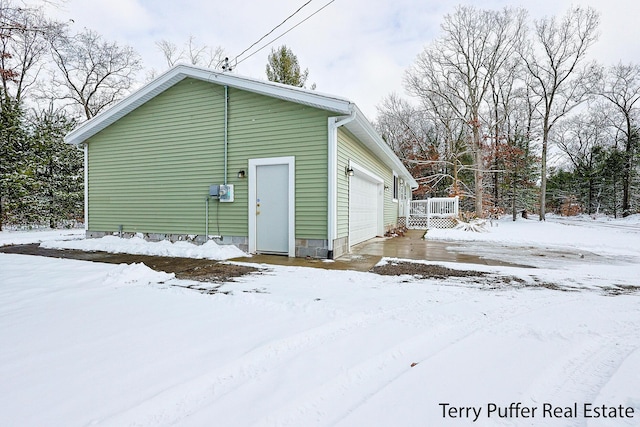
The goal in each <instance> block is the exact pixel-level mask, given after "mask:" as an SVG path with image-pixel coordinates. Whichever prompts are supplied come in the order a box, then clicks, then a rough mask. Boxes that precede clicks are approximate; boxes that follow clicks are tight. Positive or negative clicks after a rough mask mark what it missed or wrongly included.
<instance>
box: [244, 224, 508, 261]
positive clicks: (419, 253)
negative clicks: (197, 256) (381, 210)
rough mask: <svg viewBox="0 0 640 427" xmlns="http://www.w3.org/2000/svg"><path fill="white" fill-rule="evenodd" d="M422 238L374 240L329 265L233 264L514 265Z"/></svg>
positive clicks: (410, 234)
mask: <svg viewBox="0 0 640 427" xmlns="http://www.w3.org/2000/svg"><path fill="white" fill-rule="evenodd" d="M423 235H424V230H408V231H407V233H406V234H405V235H404V236H401V237H376V238H373V239H370V240H367V241H366V242H362V243H360V244H358V245H355V246H353V247H352V248H351V253H348V254H345V255H343V256H341V257H339V258H337V259H336V260H333V261H330V260H320V259H305V258H289V257H283V256H277V255H254V256H252V257H247V258H236V259H233V261H240V262H255V263H260V264H262V263H264V264H276V265H291V266H298V267H319V268H326V269H332V270H356V271H369V270H371V268H373V266H374V265H376V264H377V263H378V262H379V261H380V260H381V259H382V257H389V258H403V259H413V260H428V261H445V262H461V263H469V264H483V265H507V266H515V264H511V263H507V262H503V261H500V260H495V259H487V258H482V257H480V256H477V255H470V254H464V253H460V252H456V251H448V250H447V247H451V246H455V245H457V244H458V243H456V242H442V241H433V240H424V239H423V238H422V236H423Z"/></svg>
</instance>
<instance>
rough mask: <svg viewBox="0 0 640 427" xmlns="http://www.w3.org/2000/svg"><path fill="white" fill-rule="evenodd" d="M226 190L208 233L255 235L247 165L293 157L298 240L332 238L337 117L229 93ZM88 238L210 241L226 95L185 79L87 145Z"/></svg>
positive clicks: (221, 177) (216, 204) (221, 166)
mask: <svg viewBox="0 0 640 427" xmlns="http://www.w3.org/2000/svg"><path fill="white" fill-rule="evenodd" d="M228 99H229V100H228V107H229V110H228V111H229V113H228V168H227V169H228V172H227V183H228V184H234V186H235V188H234V193H235V201H234V202H232V203H219V202H218V201H217V200H213V199H212V200H211V201H210V204H209V234H219V235H228V236H247V235H248V218H247V215H248V206H247V203H248V198H247V192H248V179H246V178H245V179H240V178H237V173H238V171H240V170H244V171H245V172H247V173H248V159H250V158H266V157H281V156H295V158H296V237H297V238H307V239H323V238H326V235H327V214H326V212H327V169H326V165H327V137H328V135H327V117H329V116H330V115H331V113H329V112H326V111H323V110H319V109H315V108H312V107H307V106H304V105H300V104H295V103H292V102H287V101H282V100H279V99H276V98H270V97H267V96H262V95H258V94H254V93H250V92H246V91H242V90H237V89H232V88H230V89H229V98H228ZM88 144H89V158H88V174H89V179H88V185H89V230H91V231H116V230H118V228H119V226H122V227H123V230H124V231H129V232H146V233H166V234H204V232H205V217H206V215H205V208H206V203H205V201H206V198H207V195H208V190H209V185H210V184H222V183H224V162H223V159H224V87H222V86H219V85H216V84H213V83H208V82H203V81H199V80H195V79H185V80H183V81H181V82H180V83H177V84H176V85H174V86H172V87H171V88H169V89H167V90H166V91H164V92H162V93H161V94H159V95H157V96H156V97H154V98H152V99H151V100H150V101H148V102H146V103H145V104H143V105H142V106H140V107H139V108H137V109H135V110H134V111H132V112H131V113H129V114H127V115H126V116H125V117H123V118H121V119H120V120H118V121H117V122H115V123H114V124H112V125H110V126H109V127H107V128H106V129H104V130H102V131H101V132H99V133H98V134H96V135H94V136H93V137H91V138H90V139H89V140H88Z"/></svg>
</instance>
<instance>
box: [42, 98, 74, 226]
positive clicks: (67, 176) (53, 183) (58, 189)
mask: <svg viewBox="0 0 640 427" xmlns="http://www.w3.org/2000/svg"><path fill="white" fill-rule="evenodd" d="M74 124H75V123H74V121H73V120H70V119H69V118H68V117H67V116H65V115H64V114H63V113H62V112H61V111H54V110H53V109H52V108H50V109H49V110H45V111H42V112H41V113H40V114H39V115H38V116H37V117H35V119H34V121H33V124H32V126H31V138H32V140H33V143H34V154H35V161H36V162H37V179H38V183H39V196H38V200H37V203H36V206H37V207H38V212H37V213H38V218H39V219H40V221H41V222H48V223H49V227H51V228H56V227H57V226H58V225H59V222H60V221H67V223H68V221H77V220H81V218H82V216H83V192H84V190H83V156H82V151H80V150H79V149H78V148H77V147H75V146H71V145H69V144H66V143H65V142H64V136H65V134H66V133H67V132H69V131H70V130H71V129H72V128H73V126H74Z"/></svg>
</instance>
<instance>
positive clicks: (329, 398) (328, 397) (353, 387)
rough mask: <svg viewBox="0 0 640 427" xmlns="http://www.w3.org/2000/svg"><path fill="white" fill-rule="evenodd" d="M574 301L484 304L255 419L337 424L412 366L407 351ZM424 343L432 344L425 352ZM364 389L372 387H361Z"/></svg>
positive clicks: (445, 346) (418, 352)
mask: <svg viewBox="0 0 640 427" xmlns="http://www.w3.org/2000/svg"><path fill="white" fill-rule="evenodd" d="M572 301H573V299H572V300H565V301H562V302H557V301H555V300H554V298H553V294H548V293H546V295H545V296H543V297H538V298H536V299H535V300H529V301H528V304H526V305H525V306H523V305H516V304H511V305H509V306H507V307H504V306H501V307H497V308H495V309H493V310H486V311H484V312H483V313H480V314H479V315H477V316H474V317H472V318H464V319H463V318H458V320H456V321H455V322H453V323H448V324H447V325H444V324H442V325H438V326H436V327H435V328H431V329H430V330H429V331H428V332H425V333H422V334H417V335H414V336H412V337H411V338H408V339H405V340H404V341H402V342H400V343H398V344H396V345H395V346H393V347H391V348H390V349H389V350H387V351H384V352H382V353H380V354H377V355H375V356H372V357H370V358H367V359H365V360H363V361H362V362H361V363H359V364H357V365H355V366H353V367H351V368H349V369H348V370H347V371H346V372H343V373H341V374H340V375H339V376H336V377H334V378H331V379H330V380H328V381H327V382H325V383H324V384H322V385H321V386H320V387H317V388H316V389H314V390H311V391H309V392H306V393H304V395H302V396H300V397H299V398H298V399H296V400H295V401H294V402H291V403H290V404H289V405H287V406H286V407H284V408H280V409H279V410H276V411H274V413H271V414H269V415H268V416H266V417H264V418H263V419H261V420H260V421H259V422H258V423H256V424H254V425H255V426H260V427H261V426H301V425H304V426H312V425H335V424H337V423H339V422H340V421H341V420H343V419H344V418H346V417H347V416H349V414H351V413H352V412H354V411H355V410H356V409H357V408H358V407H360V406H362V405H364V404H365V403H366V402H367V401H369V400H370V399H371V398H372V397H373V396H375V395H377V394H378V393H380V392H381V391H382V390H384V389H385V388H386V387H388V386H389V385H390V384H392V383H393V382H394V381H396V380H397V379H399V378H400V377H401V376H403V375H405V374H407V373H408V372H409V371H410V370H411V366H410V365H409V363H408V362H407V358H406V357H404V356H405V355H409V356H410V357H411V359H410V360H413V361H416V362H419V363H424V362H426V361H428V360H429V359H430V358H432V357H434V356H436V355H437V354H439V353H441V352H443V351H446V350H449V349H450V348H451V347H452V346H455V345H457V344H459V343H461V342H463V341H464V340H465V339H467V338H469V337H471V336H473V334H475V333H476V332H478V331H482V330H485V329H486V328H489V327H492V326H495V325H499V324H501V323H503V322H505V321H507V320H509V319H513V318H516V317H518V316H522V315H527V314H530V313H532V312H535V311H537V310H539V309H545V310H546V309H548V308H549V307H550V306H554V305H564V304H569V303H570V302H572ZM425 343H428V345H425ZM425 347H428V350H427V351H426V352H425ZM363 390H368V391H367V392H365V393H363ZM351 391H354V393H351ZM331 414H334V415H331Z"/></svg>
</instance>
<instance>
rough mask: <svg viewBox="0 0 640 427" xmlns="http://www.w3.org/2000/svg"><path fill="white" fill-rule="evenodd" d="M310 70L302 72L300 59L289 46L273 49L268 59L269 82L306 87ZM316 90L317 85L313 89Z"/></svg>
mask: <svg viewBox="0 0 640 427" xmlns="http://www.w3.org/2000/svg"><path fill="white" fill-rule="evenodd" d="M308 77H309V69H308V68H307V69H305V70H304V71H301V70H300V64H299V63H298V57H297V56H296V55H295V54H294V53H293V52H292V51H291V49H289V48H288V47H287V46H285V45H282V46H280V47H279V48H278V49H276V50H274V49H271V53H270V54H269V58H268V59H267V78H268V79H269V81H272V82H276V83H284V84H286V85H291V86H297V87H305V83H306V82H307V78H308ZM311 89H315V84H314V85H313V86H312V87H311Z"/></svg>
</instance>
